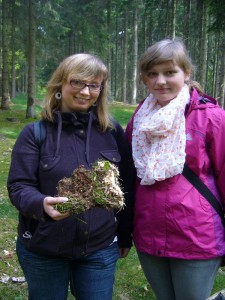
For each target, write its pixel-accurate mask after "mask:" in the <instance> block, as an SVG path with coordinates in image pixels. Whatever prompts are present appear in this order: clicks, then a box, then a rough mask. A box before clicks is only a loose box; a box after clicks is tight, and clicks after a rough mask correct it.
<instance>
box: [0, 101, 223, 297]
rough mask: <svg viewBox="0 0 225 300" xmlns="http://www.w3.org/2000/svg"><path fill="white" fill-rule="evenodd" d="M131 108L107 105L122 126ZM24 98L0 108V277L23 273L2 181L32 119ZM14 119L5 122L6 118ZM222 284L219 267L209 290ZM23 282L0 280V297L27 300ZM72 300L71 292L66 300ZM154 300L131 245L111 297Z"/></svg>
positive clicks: (13, 212)
mask: <svg viewBox="0 0 225 300" xmlns="http://www.w3.org/2000/svg"><path fill="white" fill-rule="evenodd" d="M134 109H135V107H134V106H129V105H122V104H121V103H113V104H110V112H111V114H112V116H113V117H114V118H115V119H116V120H117V121H119V122H120V123H121V125H122V126H123V127H125V126H126V124H127V122H128V120H129V119H130V116H131V115H132V113H133V111H134ZM25 111H26V99H25V97H24V96H23V95H21V96H19V97H16V98H15V99H13V101H12V104H11V106H10V110H9V111H1V110H0V124H1V127H0V215H1V218H0V232H1V234H0V278H3V277H4V278H6V276H9V277H20V276H23V273H22V271H21V268H20V266H19V264H18V261H17V257H16V253H15V241H16V235H17V233H16V230H17V229H16V227H17V211H16V209H15V208H14V207H13V206H12V205H11V204H10V202H9V199H8V195H7V190H6V180H7V175H8V169H9V164H10V155H11V150H12V147H13V145H14V143H15V139H16V137H17V136H18V134H19V132H20V130H21V129H22V128H23V126H24V125H25V124H26V123H28V122H32V121H33V119H26V118H25ZM40 111H41V107H40V106H37V107H36V112H37V118H39V116H40ZM9 118H10V119H11V120H12V119H13V121H14V122H9V121H8V119H9ZM224 286H225V276H224V273H223V270H220V272H218V275H217V278H216V281H215V284H214V288H213V293H215V292H217V291H219V290H221V289H222V288H223V287H224ZM27 299H28V298H27V287H26V283H21V284H18V283H13V282H12V281H11V280H9V281H7V283H2V282H0V300H27ZM72 299H74V298H73V297H72V296H71V294H69V296H68V300H72ZM139 299H140V300H141V299H142V300H147V299H148V300H155V297H154V295H153V292H152V290H151V287H150V286H149V284H148V283H147V281H146V279H145V277H144V275H143V272H142V269H141V267H140V264H139V262H138V258H137V254H136V251H135V249H134V247H133V248H132V250H131V252H130V254H129V256H128V257H127V258H126V259H121V260H119V262H118V264H117V270H116V279H115V287H114V297H113V300H139Z"/></svg>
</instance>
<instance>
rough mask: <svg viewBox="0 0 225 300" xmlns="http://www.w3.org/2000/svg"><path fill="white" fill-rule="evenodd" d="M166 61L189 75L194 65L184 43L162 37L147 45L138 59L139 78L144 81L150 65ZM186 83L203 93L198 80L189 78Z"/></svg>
mask: <svg viewBox="0 0 225 300" xmlns="http://www.w3.org/2000/svg"><path fill="white" fill-rule="evenodd" d="M168 61H172V62H174V63H176V64H177V65H178V66H179V67H180V68H181V69H182V70H183V71H184V73H185V74H187V75H189V76H191V75H192V74H193V71H194V65H193V64H192V61H191V58H190V57H189V55H188V52H187V49H186V47H185V45H184V43H183V42H182V41H181V40H180V39H175V40H170V39H164V40H161V41H159V42H157V43H155V44H154V45H152V46H151V47H149V48H148V49H147V50H146V51H145V52H144V54H143V55H142V56H141V58H140V61H139V71H140V79H141V80H142V81H143V82H144V80H145V77H146V75H147V73H148V71H149V69H150V68H151V67H153V66H155V65H158V64H161V63H164V62H168ZM187 84H188V85H189V88H190V89H191V88H193V87H194V88H196V89H197V90H198V91H199V92H200V93H203V89H202V87H201V85H200V84H199V83H198V82H196V81H193V80H189V82H188V83H187Z"/></svg>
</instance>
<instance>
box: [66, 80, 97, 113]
mask: <svg viewBox="0 0 225 300" xmlns="http://www.w3.org/2000/svg"><path fill="white" fill-rule="evenodd" d="M102 81H103V76H99V77H97V78H95V79H94V80H91V81H89V80H80V79H79V80H78V79H77V78H75V77H73V78H72V77H71V78H69V80H68V81H67V82H66V83H65V84H63V86H62V100H61V110H62V111H63V112H74V111H75V112H76V111H79V112H86V111H88V110H89V109H90V108H91V106H93V104H95V102H96V101H97V99H98V97H99V94H100V91H101V84H102Z"/></svg>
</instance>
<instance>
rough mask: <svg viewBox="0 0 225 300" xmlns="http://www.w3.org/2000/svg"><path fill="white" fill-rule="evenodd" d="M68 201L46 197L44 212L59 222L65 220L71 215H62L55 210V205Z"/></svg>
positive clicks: (61, 198)
mask: <svg viewBox="0 0 225 300" xmlns="http://www.w3.org/2000/svg"><path fill="white" fill-rule="evenodd" d="M65 201H68V198H66V197H49V196H48V197H45V198H44V202H43V207H44V211H45V212H46V214H47V215H49V216H50V217H51V218H52V219H53V220H55V221H58V220H62V219H65V218H67V217H68V216H69V213H63V214H61V213H60V212H58V210H56V209H55V207H54V204H57V203H62V202H65Z"/></svg>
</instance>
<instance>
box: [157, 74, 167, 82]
mask: <svg viewBox="0 0 225 300" xmlns="http://www.w3.org/2000/svg"><path fill="white" fill-rule="evenodd" d="M156 83H157V84H165V83H166V78H165V76H163V74H158V76H157V78H156Z"/></svg>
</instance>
